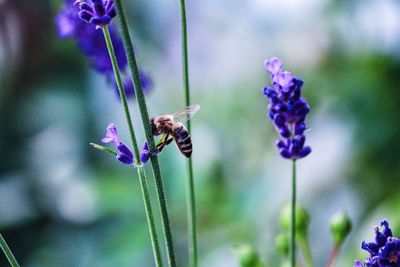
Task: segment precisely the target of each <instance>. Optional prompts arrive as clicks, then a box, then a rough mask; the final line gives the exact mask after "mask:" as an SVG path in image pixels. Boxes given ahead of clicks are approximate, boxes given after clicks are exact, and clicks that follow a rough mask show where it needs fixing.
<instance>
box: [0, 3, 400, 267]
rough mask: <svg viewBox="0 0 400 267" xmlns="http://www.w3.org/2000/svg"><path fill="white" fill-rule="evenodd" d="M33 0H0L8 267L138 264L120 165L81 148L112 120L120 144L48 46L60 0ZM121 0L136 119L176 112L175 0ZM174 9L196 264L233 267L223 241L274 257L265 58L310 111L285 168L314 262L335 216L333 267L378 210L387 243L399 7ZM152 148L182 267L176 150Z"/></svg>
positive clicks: (77, 76) (282, 192) (136, 211)
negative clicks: (144, 92)
mask: <svg viewBox="0 0 400 267" xmlns="http://www.w3.org/2000/svg"><path fill="white" fill-rule="evenodd" d="M36 2H37V3H36ZM36 2H35V3H34V4H33V3H32V2H31V1H11V0H10V1H7V0H4V1H0V7H1V8H0V12H1V13H2V16H0V18H1V19H0V36H1V38H0V62H1V64H0V66H1V70H2V71H1V73H0V83H1V90H0V125H1V126H2V131H0V151H1V152H2V157H1V159H2V160H1V161H0V231H1V232H2V233H4V237H5V238H6V239H7V240H8V242H9V245H10V246H11V248H12V249H13V251H14V252H15V254H16V257H17V258H18V259H19V260H20V262H21V265H22V266H29V267H35V266H40V267H46V266H51V267H54V266H57V267H58V266H60V267H63V266H66V267H67V266H68V267H69V266H82V267H83V266H84V267H89V266H90V267H91V266H100V267H103V266H104V267H109V266H141V267H148V266H149V267H150V266H153V260H152V253H151V246H150V242H149V235H148V230H147V225H146V219H145V216H144V210H143V203H142V199H141V196H140V188H139V184H138V179H137V177H136V174H135V172H132V170H131V169H130V168H126V167H125V166H122V165H120V164H118V162H117V161H116V160H115V159H114V158H112V157H111V156H109V155H105V154H103V153H100V152H98V151H94V149H93V148H91V147H90V146H89V142H98V141H99V140H100V138H101V137H103V135H104V129H105V127H106V126H107V125H108V123H109V122H111V121H112V122H114V123H116V124H117V126H118V129H119V131H120V134H121V135H122V137H121V138H123V139H125V140H128V133H127V129H126V126H125V124H124V120H123V114H122V110H121V108H120V103H119V101H118V99H117V98H116V96H115V94H114V91H113V90H114V88H111V87H110V86H109V85H108V84H107V83H106V81H105V80H103V78H102V77H101V76H99V75H98V74H97V73H95V72H93V71H91V70H90V69H89V68H88V63H87V61H86V60H85V58H84V57H83V56H82V55H81V53H80V52H79V49H78V48H77V47H76V46H75V44H74V43H73V42H72V41H60V40H57V38H56V36H55V28H54V24H53V17H54V15H55V13H56V12H57V10H58V9H59V4H60V3H61V1H46V0H42V1H36ZM125 2H126V3H127V4H128V10H127V14H129V19H130V23H131V26H132V32H133V34H134V38H135V41H136V50H137V51H138V55H139V62H140V65H141V67H142V69H143V70H144V71H146V72H147V73H149V75H151V76H152V78H153V80H154V85H155V87H154V89H153V91H152V92H151V93H150V94H149V95H148V96H147V101H148V105H149V110H150V113H151V115H156V114H160V113H171V112H174V111H176V110H178V109H179V108H181V107H182V106H183V103H184V101H183V94H182V81H181V58H180V28H179V27H180V26H179V3H178V2H176V3H174V2H171V1H125ZM128 2H129V3H128ZM187 5H188V19H189V35H190V39H189V44H190V46H189V51H190V73H191V87H192V90H193V92H192V98H193V102H195V103H198V104H200V105H201V110H200V111H199V112H198V114H196V116H195V117H194V118H193V136H192V137H193V138H192V139H193V146H194V152H193V160H194V164H195V165H194V171H195V178H196V194H197V195H196V200H197V205H198V220H199V225H198V227H199V228H198V234H199V253H200V265H201V266H207V267H213V266H218V267H221V266H222V267H224V266H227V267H228V266H229V267H234V266H239V261H238V260H237V257H236V255H235V254H234V250H233V246H234V244H238V243H249V244H251V245H252V246H254V247H256V248H257V251H258V252H259V253H260V257H261V261H262V262H267V263H268V266H279V263H281V262H283V261H282V260H281V256H280V253H279V252H278V251H277V250H276V248H275V246H274V240H275V238H276V236H277V235H278V231H279V222H278V218H279V213H280V210H281V209H282V207H283V205H284V203H285V202H286V201H287V200H288V199H289V194H290V190H289V183H290V167H291V166H290V163H289V162H287V161H285V160H282V159H281V158H280V157H279V156H278V154H277V152H276V150H275V148H274V140H275V139H276V137H277V134H276V132H275V129H273V126H272V125H271V123H270V122H269V121H268V118H267V111H266V105H267V101H266V99H265V98H264V96H263V95H262V91H261V88H262V87H263V86H264V85H265V84H267V83H268V75H266V73H264V70H263V61H264V60H265V59H267V58H271V57H272V56H278V57H280V58H281V59H282V60H283V61H284V62H285V64H286V65H285V68H286V69H288V70H290V71H292V72H293V73H295V74H296V75H298V76H299V77H301V78H303V79H304V81H305V85H304V87H303V94H304V95H305V97H307V99H308V101H309V103H310V106H311V108H312V111H311V113H310V119H309V120H308V123H307V125H309V126H310V128H311V129H310V132H309V133H307V136H308V140H307V143H308V144H310V146H312V148H313V152H312V154H310V156H309V157H307V158H306V159H302V160H300V161H299V162H298V177H299V179H298V187H299V192H298V195H299V200H300V202H301V204H302V205H303V206H304V207H305V208H306V209H307V210H308V211H309V213H310V229H312V230H310V239H309V241H310V243H311V244H313V246H312V249H313V256H314V262H315V265H316V266H323V265H324V264H325V263H326V261H327V255H329V253H330V250H331V249H332V246H333V245H332V243H331V238H330V233H329V219H330V217H331V216H332V215H333V214H334V213H336V211H338V210H343V209H344V210H346V211H347V212H348V214H349V216H350V218H351V219H352V221H353V222H354V224H353V229H354V230H353V232H352V233H351V234H350V235H349V237H348V239H347V240H346V242H345V243H344V246H343V249H342V250H341V251H342V254H341V256H340V258H339V261H338V266H351V265H352V264H353V260H354V259H355V258H363V257H364V256H365V254H364V253H363V252H362V251H361V249H360V243H361V241H362V240H365V239H368V240H369V238H367V236H368V234H369V233H372V231H371V225H373V224H374V223H375V222H377V221H380V220H381V219H382V218H384V217H385V218H387V219H388V220H389V221H390V222H391V225H392V226H393V230H394V233H395V235H399V230H398V229H400V228H399V227H396V225H397V226H399V225H400V223H399V222H400V217H399V216H398V214H400V212H399V207H400V205H399V201H400V198H399V197H398V194H397V191H396V189H397V188H398V186H399V181H400V180H399V177H400V169H399V167H398V166H400V164H399V160H400V156H399V155H400V151H399V150H400V146H399V145H398V142H397V140H399V138H400V124H399V123H398V114H399V112H400V110H399V109H400V106H399V105H398V102H399V101H400V91H399V77H400V61H399V58H400V55H399V49H398V48H399V43H400V4H399V3H398V1H395V0H382V1H372V0H370V1H365V0H363V1H361V0H360V1H329V0H321V1H312V0H303V1H295V0H285V1H262V0H251V1H239V0H233V1H232V0H222V1H206V2H204V1H197V2H196V1H192V2H190V1H189V2H188V3H187ZM130 106H131V108H132V110H133V112H132V113H133V114H134V118H133V121H134V123H135V126H136V129H137V132H138V135H139V136H138V137H139V140H140V142H143V141H144V137H143V131H142V130H141V128H140V124H141V123H140V117H139V116H138V112H137V109H136V105H135V104H134V102H133V101H132V102H131V103H130ZM160 158H161V164H162V171H163V173H164V177H165V185H166V189H167V198H168V204H169V209H170V214H171V224H172V229H173V233H174V241H175V243H176V247H177V255H178V260H179V266H185V265H186V262H187V258H186V254H187V253H186V252H187V251H186V244H187V237H186V228H187V223H186V211H185V209H186V207H185V204H184V203H185V202H184V197H185V180H186V177H185V175H186V164H185V161H184V159H183V158H182V156H181V155H180V153H179V151H178V150H177V148H176V147H174V146H169V147H167V148H166V149H165V151H163V153H162V154H161V156H160ZM150 173H151V172H150V171H149V174H150ZM149 177H150V181H149V184H150V186H152V185H153V180H152V178H151V175H149ZM151 194H152V197H153V204H154V207H157V205H156V204H157V203H156V201H155V199H154V195H155V192H154V190H151ZM157 219H158V215H157ZM158 230H159V233H160V234H161V229H160V228H159V229H158ZM371 238H372V234H371ZM6 264H7V263H6V260H5V258H4V257H3V256H0V266H7V265H6Z"/></svg>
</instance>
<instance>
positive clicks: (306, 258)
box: [298, 237, 314, 267]
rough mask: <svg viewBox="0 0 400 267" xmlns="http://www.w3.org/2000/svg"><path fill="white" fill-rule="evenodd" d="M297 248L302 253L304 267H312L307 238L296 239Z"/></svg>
mask: <svg viewBox="0 0 400 267" xmlns="http://www.w3.org/2000/svg"><path fill="white" fill-rule="evenodd" d="M298 242H299V246H300V248H301V250H302V252H303V256H304V263H305V265H306V267H314V264H313V259H312V254H311V248H310V244H309V242H308V239H307V237H302V238H298Z"/></svg>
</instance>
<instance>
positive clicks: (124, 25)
mask: <svg viewBox="0 0 400 267" xmlns="http://www.w3.org/2000/svg"><path fill="white" fill-rule="evenodd" d="M114 4H115V8H116V10H117V14H118V17H119V26H120V33H121V37H122V41H123V43H124V47H125V50H126V54H127V57H128V64H129V68H130V70H131V75H132V79H133V84H134V85H135V94H136V101H137V103H138V106H139V110H140V115H141V118H142V123H143V128H144V131H145V134H146V139H147V142H148V145H149V149H150V150H153V149H154V148H155V142H154V137H153V133H152V129H151V125H150V118H149V113H148V111H147V105H146V99H145V97H144V93H143V88H142V83H141V81H140V75H139V68H138V64H137V62H136V54H135V51H134V49H133V44H132V41H131V36H130V33H129V29H128V22H127V19H126V15H125V11H124V8H123V5H122V1H121V0H114ZM150 159H151V164H152V167H153V173H154V180H155V184H156V191H157V197H158V203H159V206H160V212H161V220H162V226H163V232H164V235H165V243H166V247H167V257H168V263H169V265H170V266H173V267H175V266H176V260H175V253H174V245H173V238H172V231H171V226H170V222H169V215H168V208H167V201H166V198H165V191H164V185H163V180H162V177H161V170H160V164H159V162H158V157H157V155H152V156H151V157H150Z"/></svg>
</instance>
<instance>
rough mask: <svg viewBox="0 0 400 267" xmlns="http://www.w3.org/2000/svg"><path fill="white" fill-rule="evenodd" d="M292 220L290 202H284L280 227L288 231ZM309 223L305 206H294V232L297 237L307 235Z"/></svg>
mask: <svg viewBox="0 0 400 267" xmlns="http://www.w3.org/2000/svg"><path fill="white" fill-rule="evenodd" d="M291 220H292V209H291V206H290V204H286V205H285V206H284V207H283V209H282V212H281V216H280V224H281V227H282V229H284V230H287V231H289V230H290V223H291ZM309 224H310V216H309V215H308V212H307V210H306V209H305V208H303V207H301V206H299V205H297V206H296V233H297V234H298V235H299V237H306V236H307V229H308V225H309Z"/></svg>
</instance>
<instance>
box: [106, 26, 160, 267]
mask: <svg viewBox="0 0 400 267" xmlns="http://www.w3.org/2000/svg"><path fill="white" fill-rule="evenodd" d="M102 29H103V33H104V38H105V40H106V44H107V48H108V52H109V55H110V59H111V63H112V66H113V70H114V75H115V80H116V82H117V86H118V90H119V93H120V96H121V103H122V106H123V109H124V114H125V118H126V121H127V123H128V128H129V133H130V137H131V141H132V146H133V148H134V152H135V161H136V163H137V164H139V163H140V162H141V161H140V151H139V148H138V145H137V142H136V137H135V132H134V129H133V125H132V120H131V116H130V112H129V108H128V102H127V99H126V95H125V90H124V88H123V83H122V80H121V75H120V72H119V69H118V65H117V59H116V57H115V53H114V48H113V45H112V41H111V37H110V32H109V31H108V27H107V26H106V25H104V26H102ZM136 168H137V172H138V176H139V181H140V186H141V190H142V195H143V201H144V206H145V210H146V216H147V222H148V226H149V232H150V237H151V243H152V247H153V254H154V260H155V263H156V266H157V267H161V266H162V260H161V253H160V245H159V242H158V237H157V232H156V228H155V223H154V218H153V211H152V207H151V202H150V195H149V190H148V186H147V178H146V173H145V171H144V168H143V166H142V165H136Z"/></svg>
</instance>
